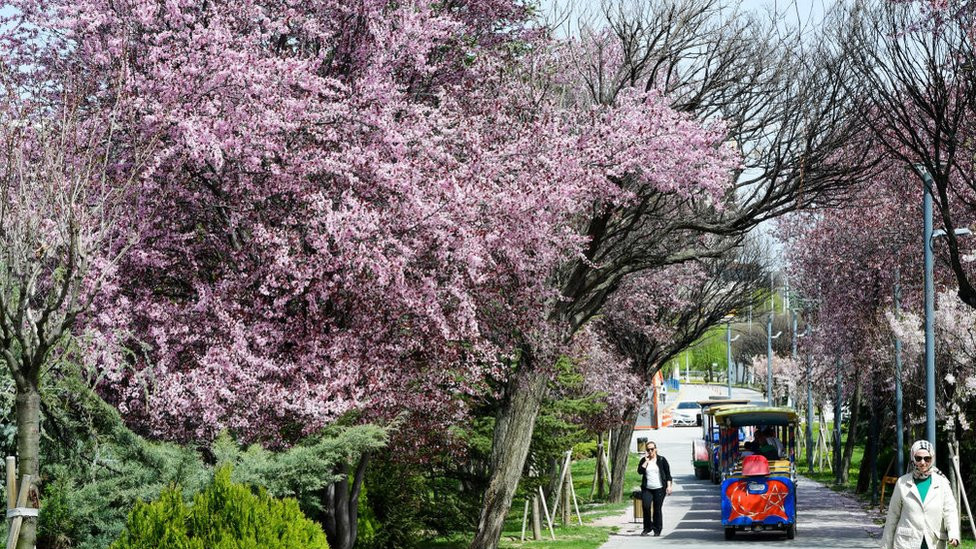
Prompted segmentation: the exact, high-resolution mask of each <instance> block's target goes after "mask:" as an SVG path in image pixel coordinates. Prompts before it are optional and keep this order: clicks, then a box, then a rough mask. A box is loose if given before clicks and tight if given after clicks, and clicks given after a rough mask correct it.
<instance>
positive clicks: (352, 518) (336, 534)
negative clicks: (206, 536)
mask: <svg viewBox="0 0 976 549" xmlns="http://www.w3.org/2000/svg"><path fill="white" fill-rule="evenodd" d="M368 462H369V455H368V454H363V455H362V456H360V458H359V463H358V464H357V465H356V473H355V475H354V476H353V478H352V482H351V483H350V479H349V465H348V464H346V463H345V462H343V463H342V465H341V466H340V468H339V471H338V473H339V474H340V475H342V477H341V480H339V481H337V482H335V483H333V484H331V485H330V486H329V487H328V488H327V489H326V497H325V509H324V510H323V512H324V514H325V517H326V518H325V524H324V527H325V528H324V529H325V536H326V538H328V540H329V547H330V549H353V546H354V545H356V536H357V534H358V522H359V492H360V490H361V489H362V486H363V476H364V475H365V474H366V464H367V463H368ZM18 549H20V548H18Z"/></svg>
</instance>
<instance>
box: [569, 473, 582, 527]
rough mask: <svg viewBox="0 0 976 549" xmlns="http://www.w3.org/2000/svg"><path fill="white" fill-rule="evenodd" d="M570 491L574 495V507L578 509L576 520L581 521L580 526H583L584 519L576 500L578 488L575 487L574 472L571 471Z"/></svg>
mask: <svg viewBox="0 0 976 549" xmlns="http://www.w3.org/2000/svg"><path fill="white" fill-rule="evenodd" d="M569 491H570V493H571V494H573V506H574V507H576V520H578V521H579V525H580V526H583V517H582V516H581V515H580V510H579V501H578V500H577V499H576V487H575V486H573V471H572V469H570V471H569Z"/></svg>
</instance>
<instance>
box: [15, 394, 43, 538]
mask: <svg viewBox="0 0 976 549" xmlns="http://www.w3.org/2000/svg"><path fill="white" fill-rule="evenodd" d="M15 406H16V410H17V472H18V476H17V487H18V490H19V489H20V486H21V479H22V478H23V477H24V475H30V476H31V486H30V488H29V490H30V492H29V494H30V495H29V496H28V502H29V503H28V507H36V506H37V488H36V487H37V486H38V484H39V481H40V477H39V476H38V473H39V472H40V442H41V392H40V390H38V387H37V385H35V384H32V383H27V384H24V385H23V386H22V385H21V384H20V383H18V384H17V397H16V404H15ZM36 538H37V518H36V517H24V518H23V522H22V523H21V527H20V537H19V538H18V541H17V549H33V548H34V543H35V541H36Z"/></svg>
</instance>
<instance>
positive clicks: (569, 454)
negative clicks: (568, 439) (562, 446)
mask: <svg viewBox="0 0 976 549" xmlns="http://www.w3.org/2000/svg"><path fill="white" fill-rule="evenodd" d="M571 459H573V451H572V450H567V451H566V459H564V460H563V468H562V470H561V471H559V483H558V484H556V493H555V495H553V498H552V499H553V500H554V502H555V503H553V504H552V518H553V520H555V519H556V513H557V511H558V510H559V499H560V497H559V496H561V495H562V493H563V482H565V481H566V468H567V467H568V466H569V461H570V460H571Z"/></svg>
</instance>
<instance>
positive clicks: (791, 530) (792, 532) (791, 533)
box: [786, 523, 796, 539]
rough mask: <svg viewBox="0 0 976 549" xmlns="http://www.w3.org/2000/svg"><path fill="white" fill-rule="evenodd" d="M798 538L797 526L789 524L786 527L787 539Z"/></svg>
mask: <svg viewBox="0 0 976 549" xmlns="http://www.w3.org/2000/svg"><path fill="white" fill-rule="evenodd" d="M795 537H796V524H795V523H794V524H789V525H787V526H786V539H793V538H795Z"/></svg>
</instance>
